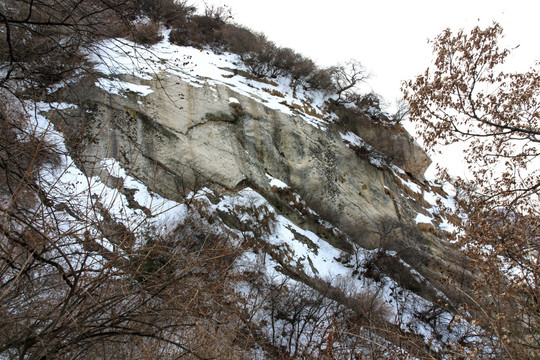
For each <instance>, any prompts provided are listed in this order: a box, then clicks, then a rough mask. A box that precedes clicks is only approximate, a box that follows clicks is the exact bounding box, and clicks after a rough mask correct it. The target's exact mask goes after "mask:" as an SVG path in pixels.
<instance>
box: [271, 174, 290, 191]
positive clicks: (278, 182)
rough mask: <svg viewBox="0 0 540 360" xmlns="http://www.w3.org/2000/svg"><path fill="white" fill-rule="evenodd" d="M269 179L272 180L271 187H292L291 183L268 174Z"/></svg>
mask: <svg viewBox="0 0 540 360" xmlns="http://www.w3.org/2000/svg"><path fill="white" fill-rule="evenodd" d="M266 177H267V178H268V180H270V187H274V186H275V187H277V188H278V189H287V188H290V187H289V185H287V184H285V183H284V182H283V181H281V180H279V179H276V178H274V177H272V176H270V175H268V174H266Z"/></svg>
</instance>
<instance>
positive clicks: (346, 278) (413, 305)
mask: <svg viewBox="0 0 540 360" xmlns="http://www.w3.org/2000/svg"><path fill="white" fill-rule="evenodd" d="M165 35H167V34H165ZM165 39H167V36H165ZM98 49H99V50H98V51H97V52H96V53H94V54H92V55H90V59H91V60H92V61H93V62H95V67H96V69H97V70H99V71H100V72H102V73H103V75H104V77H103V78H101V79H99V80H98V81H97V82H96V86H98V87H100V88H102V89H104V90H106V91H108V92H110V93H112V94H116V95H119V96H122V95H123V94H124V93H126V92H135V93H138V94H139V95H141V96H146V95H148V94H150V93H151V92H152V90H151V89H150V88H149V87H148V86H143V85H138V84H134V83H130V82H127V81H123V80H122V81H120V80H119V79H118V78H117V77H118V75H120V74H129V75H133V76H136V77H138V78H140V79H151V78H152V77H153V76H155V75H156V74H158V73H162V72H164V73H166V74H167V76H178V77H180V78H182V79H183V80H185V81H187V82H189V83H190V84H192V85H193V86H202V84H208V85H210V86H213V85H216V84H223V85H226V86H230V87H232V88H234V89H235V91H237V92H239V93H241V94H243V95H245V96H250V97H252V98H254V99H257V100H259V101H262V102H264V104H265V105H266V106H268V107H270V108H273V109H276V110H279V111H282V112H284V113H288V114H292V113H293V110H291V106H292V105H293V104H296V105H298V107H299V108H303V107H304V105H305V104H310V111H314V112H315V113H316V114H317V116H313V115H310V114H308V113H307V112H302V111H300V110H299V111H298V112H295V115H300V116H301V117H302V118H303V119H304V120H305V121H307V122H309V123H310V124H312V125H313V126H316V127H318V128H320V129H326V124H327V123H328V121H332V117H331V116H330V115H327V114H325V113H324V108H325V105H324V103H325V101H327V100H328V99H329V96H330V95H328V94H324V93H322V92H313V91H306V90H304V89H303V88H301V87H298V88H297V89H296V91H294V90H293V89H292V88H291V86H290V83H291V81H290V79H288V78H277V79H274V80H273V82H271V83H269V82H265V81H258V80H255V79H252V78H248V77H244V76H241V75H234V73H233V72H232V71H231V69H237V70H244V71H246V70H247V69H246V68H245V67H244V66H243V65H242V63H241V61H240V59H239V58H238V56H236V55H234V54H230V53H220V54H218V53H214V52H212V51H210V50H200V49H195V48H191V47H180V46H176V45H173V44H170V43H169V42H168V40H163V41H161V42H160V43H158V44H156V45H154V46H152V47H150V48H143V47H140V46H138V45H135V44H133V43H130V42H128V41H127V40H120V39H116V40H106V41H104V42H103V43H101V44H99V46H98ZM229 101H230V102H231V103H233V102H237V101H238V100H236V99H234V98H231V99H229ZM28 106H29V107H31V106H34V105H33V104H30V103H29V104H28ZM35 106H36V108H35V110H36V111H30V113H34V114H36V116H35V117H34V118H33V119H32V122H31V124H32V125H31V126H32V127H33V131H35V132H36V133H37V134H38V135H39V136H43V137H44V139H46V140H47V141H48V142H51V143H54V144H56V146H57V147H58V150H59V153H61V154H63V155H62V156H63V157H62V161H61V164H60V166H59V167H57V168H54V169H52V168H44V169H43V170H42V171H41V173H40V185H41V186H42V187H43V188H44V189H45V191H46V192H47V193H48V195H49V196H50V198H52V199H55V202H56V203H57V204H58V203H65V204H69V206H70V208H71V209H72V210H73V211H74V213H80V214H81V215H84V218H85V220H84V222H83V221H81V220H80V219H78V218H77V217H76V216H74V215H73V214H70V213H68V212H65V211H61V210H57V209H51V212H52V213H54V214H56V217H57V221H58V222H59V224H61V226H63V227H64V228H65V230H66V231H67V230H68V229H69V230H70V231H74V233H79V234H82V233H83V232H84V231H86V230H88V220H87V219H91V220H92V221H95V222H99V221H101V220H102V216H103V215H102V214H101V213H100V212H99V211H96V210H95V206H94V205H95V202H96V201H99V202H100V203H101V204H103V205H104V206H106V208H107V210H108V212H109V213H110V214H111V215H112V216H113V218H114V220H115V221H117V222H119V223H122V224H124V225H125V226H126V227H127V228H128V229H129V230H130V231H132V232H133V233H134V234H138V233H141V232H144V231H146V230H147V229H148V228H155V229H159V231H161V232H166V231H167V230H168V229H169V228H170V227H172V226H173V225H174V224H175V223H178V221H181V219H183V218H185V217H186V216H187V215H188V214H189V211H190V209H189V207H188V206H187V205H186V204H182V203H177V202H174V201H170V200H168V199H164V198H162V197H161V196H159V195H158V194H155V193H153V192H151V191H149V190H148V188H147V187H146V186H145V185H144V184H143V183H142V182H140V181H139V180H137V179H135V178H134V177H132V176H131V175H130V174H129V172H128V171H126V170H125V169H123V168H122V167H121V166H120V164H119V163H118V161H116V160H115V159H103V160H102V161H101V162H100V163H99V164H97V166H98V167H100V169H101V170H103V171H104V172H105V173H106V174H108V176H111V177H114V178H115V179H118V180H119V181H120V183H121V186H116V187H114V188H113V187H110V186H109V185H107V183H106V182H104V180H103V178H102V177H99V176H94V177H88V176H87V175H85V174H84V173H83V172H82V171H81V170H80V169H79V168H77V166H76V163H75V162H74V160H73V159H72V158H71V157H70V155H69V154H68V152H67V149H66V146H65V143H64V139H63V137H62V135H61V134H60V133H59V132H57V131H56V130H54V128H53V126H52V125H51V123H50V122H49V121H48V120H47V119H46V118H45V117H44V116H42V115H41V114H40V113H41V112H49V111H54V110H61V109H66V108H68V107H72V106H74V105H72V104H65V103H63V104H47V103H38V104H37V105H35ZM341 137H342V139H343V141H345V142H346V143H348V144H351V145H353V146H357V147H360V148H362V147H364V148H366V149H368V150H370V149H371V147H370V146H369V145H367V144H366V143H365V142H363V140H362V139H361V138H360V137H358V136H357V135H355V134H352V133H346V134H341ZM371 159H372V160H371V162H372V163H373V164H375V165H377V166H379V167H382V166H385V167H389V168H391V169H392V171H394V173H395V175H396V178H398V179H400V181H402V184H403V186H406V187H408V188H409V189H410V190H411V191H413V192H415V193H418V194H420V195H421V196H423V198H424V199H425V201H426V202H427V203H428V204H430V205H431V206H432V207H431V209H428V212H429V213H430V214H431V216H427V215H423V214H418V216H417V218H416V221H417V222H419V223H422V222H426V223H433V220H434V215H436V214H437V211H438V210H437V209H438V207H439V205H440V204H442V205H444V206H445V207H447V208H450V209H455V204H454V203H453V202H452V200H451V199H450V198H446V197H443V196H442V195H440V194H437V193H435V192H426V191H424V190H423V189H422V188H420V186H419V185H417V184H415V183H414V182H412V181H408V180H405V178H404V177H400V176H399V175H403V174H404V172H403V170H401V169H399V168H397V167H395V166H392V165H389V164H387V163H385V161H384V160H383V159H382V158H381V157H378V156H376V155H374V156H372V157H371ZM268 180H269V183H270V186H271V187H276V188H278V189H287V188H289V186H288V185H287V184H286V183H285V182H283V181H282V180H280V179H276V178H273V177H271V176H269V175H268ZM125 190H130V192H131V193H133V194H134V196H133V198H134V200H135V201H136V203H137V204H138V206H137V207H133V206H132V204H130V201H131V199H128V198H127V197H126V195H125ZM210 195H212V196H213V197H216V196H218V197H219V201H217V202H216V201H215V200H213V202H212V201H210V199H209V197H210ZM295 196H296V200H297V201H298V202H302V199H301V198H300V197H299V196H298V195H297V194H295ZM190 200H192V201H197V202H200V203H204V204H205V209H206V211H208V212H210V213H213V214H217V213H218V212H227V213H229V214H230V215H232V216H234V217H236V218H238V219H239V220H240V221H241V222H242V223H244V224H253V226H256V224H259V223H267V224H268V226H269V227H268V229H267V230H268V231H266V232H265V233H264V235H263V236H262V237H261V238H260V239H259V241H264V242H265V243H266V244H267V245H268V246H269V247H271V248H272V251H273V252H274V254H280V256H282V260H281V261H285V262H286V263H287V265H288V266H291V267H294V268H295V269H297V270H298V271H300V272H302V273H303V274H305V275H306V276H309V277H311V278H317V279H320V280H322V281H325V282H327V283H329V284H338V283H346V284H347V286H348V287H349V288H350V289H353V291H354V292H355V293H364V294H375V295H376V297H377V298H378V299H379V300H380V301H381V302H382V303H384V304H386V306H387V308H388V309H389V310H390V311H389V313H388V315H387V320H388V321H390V322H392V323H395V324H399V326H400V327H401V328H402V329H403V330H406V331H412V332H414V333H416V334H420V335H422V336H423V337H424V338H425V340H426V342H428V343H431V344H432V346H433V347H434V348H437V347H438V344H440V342H444V343H449V342H451V341H454V340H457V339H459V337H460V336H461V335H462V334H463V333H464V332H466V331H469V330H470V328H471V327H470V326H469V325H467V324H465V323H464V322H461V323H460V322H456V321H455V319H454V316H452V314H450V313H449V312H446V311H442V312H441V314H440V315H439V316H438V320H437V321H438V329H439V330H440V329H445V328H446V329H449V330H448V331H447V332H445V333H443V334H442V338H439V339H440V340H436V338H437V336H436V334H435V331H434V329H433V328H432V327H431V326H430V325H429V324H426V323H425V322H423V321H421V320H420V319H419V317H418V314H420V313H422V312H426V311H429V310H430V309H431V308H432V307H433V304H431V303H430V302H428V301H427V300H425V299H423V298H421V297H420V296H418V295H417V294H415V293H413V292H412V291H409V290H406V289H403V288H401V287H400V286H399V285H398V284H397V283H396V282H395V281H394V280H392V279H391V278H389V277H386V276H383V277H382V278H381V279H380V280H379V281H375V280H373V279H370V278H368V277H365V276H361V275H362V274H361V273H360V274H359V273H358V269H359V267H360V265H362V264H365V263H367V262H368V261H369V260H370V259H371V258H372V257H373V256H375V255H376V251H377V250H373V251H368V250H365V249H363V248H360V247H359V246H358V245H356V244H353V243H351V244H352V246H353V247H354V248H355V250H354V253H355V257H356V258H355V259H354V263H351V261H344V260H343V259H345V258H347V255H348V254H346V253H344V252H343V251H342V250H339V249H337V248H335V247H333V246H331V245H330V244H329V243H328V242H326V241H325V240H324V239H321V238H320V237H319V236H317V235H316V234H315V233H313V232H312V231H308V230H305V229H303V228H301V227H299V226H298V225H296V224H294V223H293V222H292V221H290V220H289V219H288V218H286V217H285V216H283V215H281V214H279V213H278V212H277V211H276V209H275V208H274V207H273V206H272V205H271V204H270V203H269V202H268V201H267V200H266V199H265V198H264V197H263V196H262V195H261V194H259V193H257V192H256V191H254V190H253V189H250V188H245V189H243V190H241V191H239V192H237V193H235V194H230V195H226V196H224V195H219V194H212V193H211V191H210V190H208V189H204V190H203V191H200V192H198V193H197V194H191V196H190ZM310 212H311V213H312V214H314V215H316V214H315V213H314V212H313V211H312V210H310ZM321 225H323V226H327V227H329V226H331V225H330V224H328V223H325V222H323V221H322V220H321ZM220 226H222V227H223V228H227V230H228V231H229V232H231V233H236V234H237V235H238V236H237V237H238V239H243V238H245V237H246V236H250V235H252V236H254V233H253V231H254V230H255V229H252V230H247V231H246V232H245V233H242V232H241V231H240V230H238V229H234V228H229V227H227V226H226V225H225V224H220ZM441 228H447V229H449V230H453V228H452V226H451V225H450V224H449V223H444V220H443V224H442V225H441ZM90 230H91V231H95V230H93V229H90ZM336 231H339V230H338V229H336ZM239 241H240V240H239ZM102 245H103V246H105V247H107V248H113V244H106V243H104V244H102ZM385 255H386V256H395V255H396V254H395V253H391V252H387V253H386V254H385ZM261 256H262V257H264V259H261ZM402 262H403V261H402ZM403 264H404V265H405V266H406V267H408V268H410V269H411V273H414V274H415V275H416V276H417V277H418V281H420V282H425V279H423V278H422V277H421V275H420V274H419V273H416V272H414V271H413V270H412V269H413V267H412V266H411V265H414V264H406V263H404V262H403ZM235 266H236V267H237V268H238V270H239V271H241V270H242V269H250V268H257V269H258V270H259V271H261V272H262V273H263V274H264V277H265V278H266V279H270V280H268V281H270V282H274V283H275V284H276V285H278V284H284V283H287V284H288V286H295V285H298V282H297V281H295V280H293V279H291V278H290V277H288V276H286V275H284V273H283V272H282V271H280V269H281V267H282V265H281V264H280V263H279V262H278V261H277V259H276V258H274V257H272V256H271V255H269V254H266V253H264V254H261V253H256V252H254V251H252V250H247V251H246V252H245V253H244V254H243V255H242V256H241V257H240V259H238V260H237V262H236V264H235ZM238 291H240V292H243V293H245V294H249V293H252V289H250V285H249V284H245V286H244V287H243V288H239V289H238ZM441 296H443V295H442V294H441ZM260 301H262V300H261V299H255V300H253V301H252V305H253V306H254V307H253V308H252V309H251V311H253V312H254V314H255V316H256V318H257V319H258V321H259V323H260V325H261V327H263V328H264V329H265V331H266V333H267V335H268V336H270V335H269V334H270V333H269V332H270V329H269V328H268V326H269V325H268V316H269V315H268V313H267V312H266V310H265V308H264V307H260V308H259V307H255V305H256V304H258V302H260ZM259 305H260V304H259ZM265 324H266V325H265ZM439 335H441V334H440V333H439ZM297 341H299V342H302V341H307V339H302V338H299V339H297ZM439 341H440V342H439Z"/></svg>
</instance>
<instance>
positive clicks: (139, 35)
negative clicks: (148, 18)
mask: <svg viewBox="0 0 540 360" xmlns="http://www.w3.org/2000/svg"><path fill="white" fill-rule="evenodd" d="M128 39H129V40H132V41H133V42H136V43H137V44H141V45H146V46H148V45H154V44H156V43H158V42H159V41H161V40H163V35H161V26H160V25H159V23H156V22H149V23H139V24H137V25H135V27H134V28H133V30H132V33H131V34H130V35H129V37H128Z"/></svg>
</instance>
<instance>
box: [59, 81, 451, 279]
mask: <svg viewBox="0 0 540 360" xmlns="http://www.w3.org/2000/svg"><path fill="white" fill-rule="evenodd" d="M128 80H129V81H130V82H138V83H141V82H142V83H143V84H144V85H148V86H150V87H151V88H152V90H153V93H151V94H149V95H147V96H144V97H143V96H139V95H138V94H136V93H129V92H127V93H124V94H122V95H115V94H110V93H107V92H105V91H103V90H101V89H99V88H98V87H95V86H94V85H93V82H90V83H81V84H80V85H79V86H74V87H72V90H71V91H72V92H71V93H69V94H67V95H66V96H67V98H68V100H69V101H71V102H76V103H77V104H79V107H77V108H74V109H68V110H65V111H63V112H62V113H61V115H62V121H60V117H57V118H56V124H57V126H58V127H59V128H62V130H63V131H64V133H65V134H66V135H67V138H68V140H69V144H70V146H71V147H72V150H73V152H74V153H76V154H78V160H79V161H80V163H81V165H83V166H84V167H85V169H86V171H87V172H98V173H99V171H100V169H98V168H96V164H97V163H98V161H97V160H99V159H104V158H108V157H114V158H116V159H118V160H119V161H120V162H121V163H122V165H123V167H124V168H125V169H127V170H128V171H129V172H130V173H131V175H133V176H135V177H137V178H139V179H141V180H143V182H144V183H145V184H147V186H149V187H150V188H151V189H153V190H154V191H157V192H159V193H161V194H162V195H164V196H166V197H167V198H170V199H176V200H179V199H182V198H183V197H184V196H185V194H187V193H188V192H190V191H192V190H196V189H198V188H201V187H205V186H206V187H210V188H214V189H217V190H220V191H233V190H236V189H240V188H242V187H244V186H250V187H252V188H255V189H257V190H258V191H259V192H261V193H266V195H267V197H269V198H270V197H272V196H274V197H275V194H273V195H272V189H271V186H270V184H269V179H268V177H267V174H268V175H271V176H272V177H274V178H277V179H280V180H282V181H283V182H285V183H287V184H288V185H289V186H290V187H291V188H292V189H294V191H295V192H296V193H298V194H300V195H301V196H302V197H303V198H304V200H305V201H306V202H307V204H308V205H309V207H310V208H311V209H313V210H314V211H315V212H317V213H318V214H319V215H320V216H321V217H322V218H323V219H325V220H327V221H329V222H331V223H332V224H333V225H335V226H337V227H339V228H340V229H341V230H342V231H344V232H345V233H346V234H348V235H349V237H350V238H351V239H352V240H353V241H354V242H356V243H357V244H359V245H361V246H363V247H365V248H367V249H374V248H377V247H384V248H385V249H389V250H393V251H396V252H398V253H399V254H400V257H402V258H403V259H405V260H406V261H407V262H408V263H414V264H415V266H416V269H417V270H418V271H420V272H421V273H422V274H423V275H424V276H426V277H428V278H431V279H440V278H442V277H444V276H446V275H445V272H447V271H451V269H456V267H455V265H454V264H452V263H450V262H448V263H447V262H446V261H445V260H444V259H451V258H453V260H452V261H451V262H456V261H454V260H456V259H457V257H456V255H455V254H454V252H452V251H451V250H449V248H448V246H447V245H446V244H445V243H444V242H443V241H440V239H438V238H437V237H436V236H435V235H434V234H432V233H428V232H422V231H421V229H418V228H417V227H416V223H415V222H414V217H415V216H416V215H417V214H418V213H420V212H425V204H423V203H422V201H420V200H421V198H422V196H421V194H414V191H412V190H411V189H410V188H409V187H407V186H404V182H416V185H415V186H418V187H422V186H424V185H423V184H422V173H423V171H424V170H425V168H426V167H427V165H428V164H429V159H428V157H427V156H426V155H425V154H424V153H423V152H422V151H421V149H420V148H419V147H418V146H417V145H416V144H414V143H413V142H412V141H411V139H410V136H409V135H408V134H407V133H406V132H405V131H404V130H403V129H402V128H401V127H388V126H382V125H379V124H375V123H370V122H369V121H367V119H359V121H358V122H356V123H355V122H354V121H352V120H348V121H347V122H346V123H345V124H339V125H336V124H333V123H329V124H328V127H327V128H326V129H324V130H322V129H320V128H318V127H315V126H313V125H312V124H310V123H309V122H306V121H305V120H304V119H303V118H302V116H303V115H302V114H300V113H299V114H297V115H290V114H286V113H283V112H280V111H276V110H273V109H271V108H269V107H267V106H265V105H264V103H262V102H261V101H258V100H257V99H255V98H252V97H247V96H244V95H242V94H240V93H238V92H236V91H235V90H234V89H233V88H231V87H227V86H224V85H209V84H202V85H201V86H194V85H192V84H188V83H186V82H184V81H182V80H180V79H178V78H175V77H173V76H162V77H160V78H156V79H154V80H151V81H145V80H140V79H135V78H129V79H128ZM345 131H353V132H355V133H356V134H357V135H359V136H360V137H362V138H363V139H364V140H365V141H366V142H367V143H369V144H371V146H372V147H373V148H375V149H376V150H377V151H378V152H380V153H382V154H383V157H385V158H386V159H387V160H388V164H389V163H390V161H391V162H393V163H395V164H398V165H399V166H400V167H401V168H403V169H404V170H405V172H406V173H408V174H409V175H407V174H406V173H403V174H401V175H400V176H402V177H404V178H400V176H397V175H396V173H395V171H393V170H392V168H391V166H387V165H385V163H384V162H383V163H382V164H381V163H380V162H375V161H370V154H358V152H355V151H354V149H352V148H351V147H349V146H348V145H347V144H346V142H344V140H343V139H342V136H341V135H340V133H343V132H345ZM349 145H350V144H349ZM411 195H413V196H411ZM415 197H416V199H415ZM285 206H287V204H285ZM299 221H304V220H302V219H299ZM391 224H399V226H393V225H391ZM403 229H409V230H407V231H405V230H403Z"/></svg>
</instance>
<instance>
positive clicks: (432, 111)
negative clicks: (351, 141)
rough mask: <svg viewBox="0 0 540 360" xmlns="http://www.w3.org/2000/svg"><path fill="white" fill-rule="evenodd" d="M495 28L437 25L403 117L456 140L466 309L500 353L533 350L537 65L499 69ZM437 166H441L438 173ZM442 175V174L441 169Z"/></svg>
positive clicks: (539, 348)
mask: <svg viewBox="0 0 540 360" xmlns="http://www.w3.org/2000/svg"><path fill="white" fill-rule="evenodd" d="M501 34H502V28H501V27H500V26H499V25H498V24H493V25H492V26H490V27H487V28H486V29H481V28H478V27H476V28H474V29H473V30H472V31H471V33H470V34H467V33H465V32H464V31H463V30H461V31H458V32H457V33H453V32H452V31H450V30H449V29H447V30H445V31H444V32H443V33H441V34H440V35H439V36H438V37H436V38H435V40H434V41H433V51H434V55H435V60H434V64H433V67H432V68H431V69H427V70H426V71H425V72H424V74H422V75H420V76H418V77H417V78H416V79H414V80H410V81H408V82H406V83H405V84H404V92H405V100H406V101H408V102H409V104H410V119H411V120H412V121H414V122H416V123H417V124H418V126H419V127H420V129H421V132H420V133H421V135H422V138H423V140H424V142H425V144H426V145H427V146H428V147H433V146H436V145H448V144H454V143H463V144H465V145H466V147H467V148H466V151H465V158H466V160H467V162H468V164H469V171H470V180H468V181H466V180H464V179H460V178H458V179H457V180H454V182H455V185H456V187H457V188H458V189H461V191H462V193H463V192H464V193H465V195H462V197H461V199H460V205H461V207H462V209H463V211H464V212H466V213H467V214H468V219H467V221H466V222H465V223H464V224H463V232H464V236H462V237H461V238H460V245H461V246H462V247H461V248H462V249H464V250H465V251H466V253H467V254H468V255H469V256H470V258H471V259H472V260H473V261H472V264H474V266H475V268H474V273H475V274H477V275H478V278H477V281H476V284H475V286H476V289H477V291H476V294H475V296H472V295H468V296H469V297H470V300H471V301H473V300H474V301H473V303H474V304H475V313H474V314H475V315H474V316H473V319H472V320H474V321H475V322H476V323H479V324H481V326H483V327H484V328H485V329H487V331H489V332H490V333H491V334H492V340H493V342H494V344H495V345H494V346H493V347H492V349H496V350H497V351H499V353H500V354H503V355H501V356H505V357H507V358H535V357H538V356H539V354H540V336H539V333H538V329H539V326H540V316H539V315H540V314H539V312H538V301H539V300H540V292H539V289H540V287H539V279H540V266H539V265H540V262H539V261H538V254H539V253H538V251H539V248H538V243H539V240H538V239H539V238H540V232H539V230H540V229H539V227H538V223H539V220H540V219H539V215H540V214H539V212H538V209H539V205H540V204H539V203H538V195H539V194H540V174H539V173H538V155H539V150H540V147H539V144H540V137H539V136H540V126H539V121H540V116H539V115H540V114H539V109H540V74H539V72H538V69H536V68H531V69H530V70H528V71H526V72H523V73H507V72H504V71H502V70H501V69H500V65H501V64H503V63H504V61H505V59H506V58H507V56H508V54H509V53H510V51H509V50H508V49H501V48H499V45H498V39H499V38H500V37H501ZM443 176H445V174H443ZM447 178H448V179H451V177H450V176H447Z"/></svg>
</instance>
